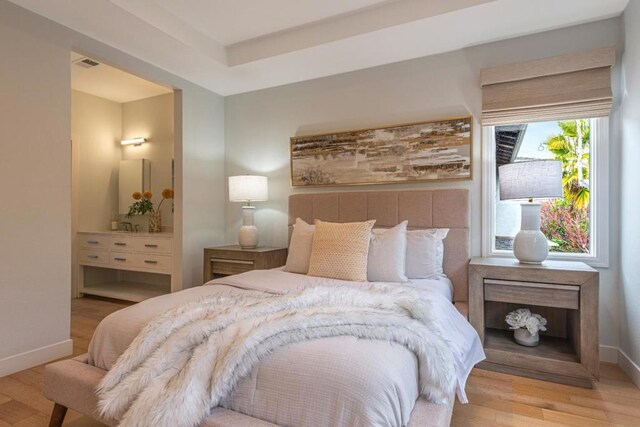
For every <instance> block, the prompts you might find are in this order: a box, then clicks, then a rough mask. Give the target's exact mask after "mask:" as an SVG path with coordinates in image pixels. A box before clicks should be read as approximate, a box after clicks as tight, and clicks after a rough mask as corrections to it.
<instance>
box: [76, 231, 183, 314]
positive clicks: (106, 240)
mask: <svg viewBox="0 0 640 427" xmlns="http://www.w3.org/2000/svg"><path fill="white" fill-rule="evenodd" d="M77 238H78V241H77V247H78V266H77V267H78V291H79V293H80V294H81V295H97V296H102V297H108V298H116V299H120V300H125V301H134V302H139V301H143V300H145V299H147V298H152V297H155V296H158V295H163V294H168V293H170V292H171V279H172V272H173V235H172V234H171V233H144V232H123V231H113V232H108V231H105V232H78V234H77Z"/></svg>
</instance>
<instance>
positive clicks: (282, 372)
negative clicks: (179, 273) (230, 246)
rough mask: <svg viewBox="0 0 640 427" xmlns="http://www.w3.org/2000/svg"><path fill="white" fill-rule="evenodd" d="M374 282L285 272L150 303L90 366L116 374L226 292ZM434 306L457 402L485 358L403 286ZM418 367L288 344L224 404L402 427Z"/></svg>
mask: <svg viewBox="0 0 640 427" xmlns="http://www.w3.org/2000/svg"><path fill="white" fill-rule="evenodd" d="M318 285H323V286H337V285H341V286H350V287H361V286H368V284H366V283H365V284H362V283H356V282H345V281H339V280H332V279H323V278H317V277H310V276H304V275H299V274H293V273H286V272H282V271H279V270H269V271H252V272H248V273H244V274H240V275H236V276H230V277H227V278H224V279H218V280H215V281H212V282H209V284H208V285H207V286H202V287H198V288H192V289H188V290H185V291H181V292H178V293H175V294H170V295H165V296H162V297H158V298H153V299H151V300H147V301H144V302H142V303H140V304H137V305H135V306H131V307H128V308H126V309H123V310H121V311H119V312H116V313H114V314H112V315H110V316H108V317H107V318H105V319H104V320H103V322H101V324H100V325H99V326H98V328H97V330H96V332H95V334H94V337H93V339H92V341H91V343H90V347H89V362H90V363H92V364H93V365H95V366H97V367H100V368H103V369H107V370H108V369H110V368H111V367H112V366H113V365H114V363H115V361H116V359H117V358H118V357H119V355H120V354H122V353H123V352H124V350H125V349H126V347H127V346H128V345H129V344H130V343H131V341H132V340H133V339H134V338H135V336H136V335H137V334H138V332H139V331H140V330H141V329H142V328H143V327H144V325H145V324H146V323H148V322H149V321H150V320H151V319H153V318H154V317H155V316H157V315H158V314H160V313H162V312H165V311H167V310H168V309H170V308H172V307H175V306H177V305H180V304H182V303H185V302H188V301H196V300H198V299H201V298H202V297H203V296H207V295H212V294H220V293H237V292H243V290H245V289H248V290H258V291H264V292H268V293H284V292H287V291H289V290H292V289H303V288H306V287H309V286H318ZM396 286H411V287H413V288H414V289H417V290H418V291H419V294H420V297H421V298H425V299H428V300H430V301H431V302H432V304H431V305H432V306H433V307H435V308H434V309H435V310H436V311H437V313H436V318H437V319H438V322H439V327H440V328H442V329H443V330H445V331H447V332H448V333H449V338H450V344H451V350H452V352H453V354H454V358H455V366H456V377H457V380H458V397H459V398H460V400H462V401H463V402H464V401H466V397H465V395H464V384H465V382H466V378H467V376H468V374H469V372H470V370H471V368H472V367H473V365H474V364H475V363H477V362H479V361H480V360H482V359H483V358H484V354H483V352H482V346H481V345H480V342H479V339H478V336H477V334H476V333H475V331H474V330H473V328H472V327H471V326H470V325H469V324H468V322H467V321H466V320H465V319H464V318H463V317H462V316H461V315H460V314H459V313H458V312H457V311H456V310H455V308H454V307H453V305H452V304H451V302H449V301H447V300H446V298H445V297H443V296H442V295H441V293H439V292H438V291H436V290H432V289H430V288H429V287H426V286H425V284H424V283H421V284H420V285H411V284H404V285H399V284H396ZM417 372H418V366H417V359H416V357H415V355H414V354H413V353H412V352H410V351H409V350H407V349H406V348H405V347H402V346H400V345H396V344H393V343H388V342H384V341H373V340H365V339H360V340H358V339H356V338H353V337H333V338H323V339H317V340H312V341H307V342H302V343H298V344H293V345H289V346H287V347H284V348H281V349H279V350H277V351H275V352H273V353H272V354H271V355H270V356H268V357H267V358H266V359H264V360H262V361H261V362H260V364H259V365H258V366H257V368H256V369H254V370H253V372H252V373H251V375H250V376H248V377H246V378H244V379H243V380H242V381H241V382H240V383H239V384H238V386H237V387H236V389H235V390H234V392H233V394H232V395H231V396H230V397H228V398H227V399H225V400H224V401H223V403H222V405H223V406H225V407H227V408H230V409H233V410H235V411H238V412H242V413H245V414H248V415H251V416H254V417H256V418H260V419H264V420H267V421H270V422H273V423H276V424H279V425H296V426H322V425H326V426H332V425H353V426H359V425H362V426H364V425H380V426H382V425H384V426H402V425H406V424H407V423H408V421H409V418H410V414H411V411H412V409H413V406H414V404H415V401H416V399H417V397H418V375H417Z"/></svg>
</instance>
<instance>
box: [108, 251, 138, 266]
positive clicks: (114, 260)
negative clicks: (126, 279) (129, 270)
mask: <svg viewBox="0 0 640 427" xmlns="http://www.w3.org/2000/svg"><path fill="white" fill-rule="evenodd" d="M109 266H110V267H114V268H118V267H134V266H135V257H134V255H133V254H132V253H129V252H114V251H110V252H109Z"/></svg>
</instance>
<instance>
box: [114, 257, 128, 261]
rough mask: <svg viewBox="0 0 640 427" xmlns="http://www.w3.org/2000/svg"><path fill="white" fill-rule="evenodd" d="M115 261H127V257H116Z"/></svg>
mask: <svg viewBox="0 0 640 427" xmlns="http://www.w3.org/2000/svg"><path fill="white" fill-rule="evenodd" d="M114 260H115V261H126V260H127V259H126V258H114Z"/></svg>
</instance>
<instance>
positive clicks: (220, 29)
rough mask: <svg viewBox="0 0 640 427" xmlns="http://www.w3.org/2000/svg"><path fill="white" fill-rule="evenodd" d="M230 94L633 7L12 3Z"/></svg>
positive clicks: (321, 1) (597, 3) (336, 0)
mask: <svg viewBox="0 0 640 427" xmlns="http://www.w3.org/2000/svg"><path fill="white" fill-rule="evenodd" d="M11 1H12V2H13V3H16V4H18V5H20V6H22V7H24V8H26V9H29V10H31V11H33V12H35V13H38V14H40V15H42V16H45V17H47V18H49V19H52V20H54V21H56V22H58V23H60V24H62V25H65V26H67V27H69V28H72V29H74V30H76V31H78V32H80V33H83V34H86V35H87V36H89V37H92V38H94V39H96V40H99V41H101V42H103V43H105V44H107V45H110V46H113V47H115V48H117V49H119V50H122V51H124V52H126V53H128V54H130V55H132V56H135V57H137V58H140V59H142V60H144V61H146V62H149V63H151V64H153V65H155V66H157V67H160V68H162V69H164V70H166V71H169V72H171V73H173V74H176V75H178V76H180V77H182V78H184V79H186V80H189V81H192V82H194V83H196V84H199V85H201V86H203V87H206V88H208V89H210V90H212V91H214V92H217V93H219V94H221V95H230V94H235V93H241V92H247V91H251V90H257V89H263V88H268V87H273V86H278V85H283V84H288V83H293V82H297V81H303V80H309V79H313V78H318V77H324V76H329V75H334V74H339V73H344V72H348V71H354V70H358V69H363V68H369V67H374V66H378V65H383V64H388V63H392V62H398V61H403V60H407V59H412V58H418V57H422V56H428V55H433V54H437V53H442V52H448V51H453V50H457V49H461V48H465V47H469V46H474V45H478V44H482V43H487V42H491V41H496V40H503V39H508V38H513V37H518V36H523V35H527V34H533V33H537V32H542V31H547V30H551V29H556V28H561V27H566V26H571V25H577V24H580V23H585V22H591V21H596V20H600V19H605V18H609V17H613V16H617V15H619V14H620V13H622V11H623V10H624V8H625V7H626V5H627V3H628V2H629V0H562V1H558V0H181V1H175V0H83V1H74V0H64V1H62V0H61V1H51V0H11Z"/></svg>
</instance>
